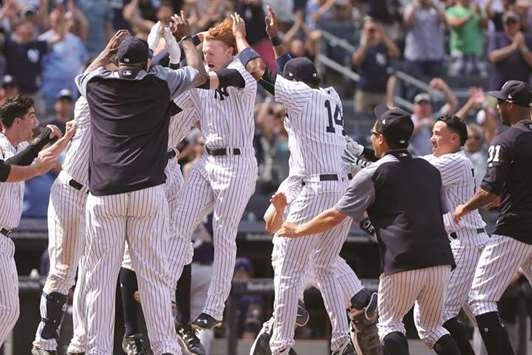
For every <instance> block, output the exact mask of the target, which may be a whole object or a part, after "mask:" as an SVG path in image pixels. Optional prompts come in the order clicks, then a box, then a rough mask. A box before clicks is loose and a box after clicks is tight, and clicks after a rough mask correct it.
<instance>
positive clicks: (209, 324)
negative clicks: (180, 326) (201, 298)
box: [191, 313, 222, 330]
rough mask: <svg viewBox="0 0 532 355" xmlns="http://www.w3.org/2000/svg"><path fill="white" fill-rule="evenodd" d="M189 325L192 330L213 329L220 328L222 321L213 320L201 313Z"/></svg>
mask: <svg viewBox="0 0 532 355" xmlns="http://www.w3.org/2000/svg"><path fill="white" fill-rule="evenodd" d="M191 325H192V328H194V330H201V329H213V328H217V327H219V326H221V325H222V321H221V320H216V319H214V318H213V317H211V316H210V315H208V314H207V313H201V314H200V315H199V316H198V318H196V319H194V320H193V321H192V324H191Z"/></svg>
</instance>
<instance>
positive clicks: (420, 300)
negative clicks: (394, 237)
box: [378, 265, 451, 348]
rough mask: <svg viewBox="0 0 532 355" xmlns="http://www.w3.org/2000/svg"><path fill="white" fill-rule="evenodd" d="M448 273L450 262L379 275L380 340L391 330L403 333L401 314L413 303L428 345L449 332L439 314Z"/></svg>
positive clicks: (447, 281)
mask: <svg viewBox="0 0 532 355" xmlns="http://www.w3.org/2000/svg"><path fill="white" fill-rule="evenodd" d="M450 274H451V267H450V266H449V265H442V266H433V267H428V268H424V269H417V270H410V271H403V272H398V273H394V274H390V275H384V274H382V275H381V276H380V282H379V297H378V300H379V304H378V306H379V323H378V328H379V337H380V339H381V342H382V340H383V339H384V337H385V336H386V335H388V334H390V333H393V332H401V333H403V334H405V332H406V331H405V326H404V324H403V317H404V316H405V315H406V314H407V313H408V311H410V309H411V308H412V306H414V323H415V325H416V328H417V331H418V334H419V337H420V339H421V340H422V341H423V342H424V343H425V344H426V345H427V346H428V347H429V348H432V347H433V346H434V343H436V342H437V341H438V339H440V338H441V337H442V336H444V335H446V334H449V332H448V331H447V330H446V329H445V328H443V327H442V324H443V317H442V315H443V302H444V299H445V292H446V289H447V285H448V283H449V277H450Z"/></svg>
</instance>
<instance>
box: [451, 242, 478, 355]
mask: <svg viewBox="0 0 532 355" xmlns="http://www.w3.org/2000/svg"><path fill="white" fill-rule="evenodd" d="M460 237H462V235H461V236H460ZM463 238H467V235H464V236H463ZM482 248H483V246H477V245H475V244H473V243H470V242H468V241H467V239H460V238H457V239H453V240H451V250H452V252H453V257H454V261H455V264H456V267H455V268H454V270H452V272H451V277H450V279H449V285H448V286H447V292H446V296H445V302H444V306H443V321H444V323H443V327H444V328H445V329H447V330H448V331H449V333H450V334H451V336H452V337H453V339H454V340H455V342H456V344H457V345H458V347H459V349H460V352H461V353H462V355H475V352H474V351H473V348H472V346H471V344H470V343H469V340H468V339H467V338H466V335H465V334H466V333H465V330H464V329H463V327H462V325H461V322H460V321H459V320H458V314H459V313H460V309H461V308H462V305H464V304H466V303H467V301H468V296H469V291H470V290H471V284H472V282H473V277H474V276H475V269H476V266H477V263H478V259H479V258H480V253H481V252H482Z"/></svg>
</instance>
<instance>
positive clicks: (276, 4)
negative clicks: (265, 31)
mask: <svg viewBox="0 0 532 355" xmlns="http://www.w3.org/2000/svg"><path fill="white" fill-rule="evenodd" d="M264 5H266V6H271V7H272V9H273V12H274V13H275V15H276V16H277V21H279V29H280V30H281V31H283V32H284V31H286V30H288V27H289V23H291V22H292V16H293V15H294V0H264Z"/></svg>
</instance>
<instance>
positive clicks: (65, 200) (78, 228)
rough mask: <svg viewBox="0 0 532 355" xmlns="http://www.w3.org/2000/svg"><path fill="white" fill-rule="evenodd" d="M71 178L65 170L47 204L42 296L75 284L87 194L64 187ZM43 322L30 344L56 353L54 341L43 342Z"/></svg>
mask: <svg viewBox="0 0 532 355" xmlns="http://www.w3.org/2000/svg"><path fill="white" fill-rule="evenodd" d="M69 179H70V177H68V175H67V174H66V172H65V171H62V172H61V173H60V174H59V177H58V178H57V179H56V180H55V181H54V183H53V185H52V188H51V191H50V202H49V204H48V238H49V239H48V254H49V256H50V272H49V274H48V277H47V279H46V283H45V284H44V289H43V295H44V294H50V293H51V292H59V293H61V294H63V295H66V294H68V291H69V290H70V288H71V287H72V286H73V285H74V279H75V277H76V270H77V267H78V264H79V260H80V258H81V254H82V251H83V249H84V243H85V217H84V214H85V204H86V201H87V194H86V193H85V192H83V191H79V190H76V189H74V188H73V187H71V186H69V185H67V184H66V183H65V181H68V180H69ZM40 313H41V318H43V319H46V318H48V317H47V310H46V300H45V299H44V297H41V307H40ZM44 325H45V324H44V322H40V323H39V326H38V327H37V331H36V334H35V340H34V342H33V345H35V346H37V347H39V348H41V349H45V350H56V349H57V341H56V339H43V338H42V337H41V333H42V330H43V327H44Z"/></svg>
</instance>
